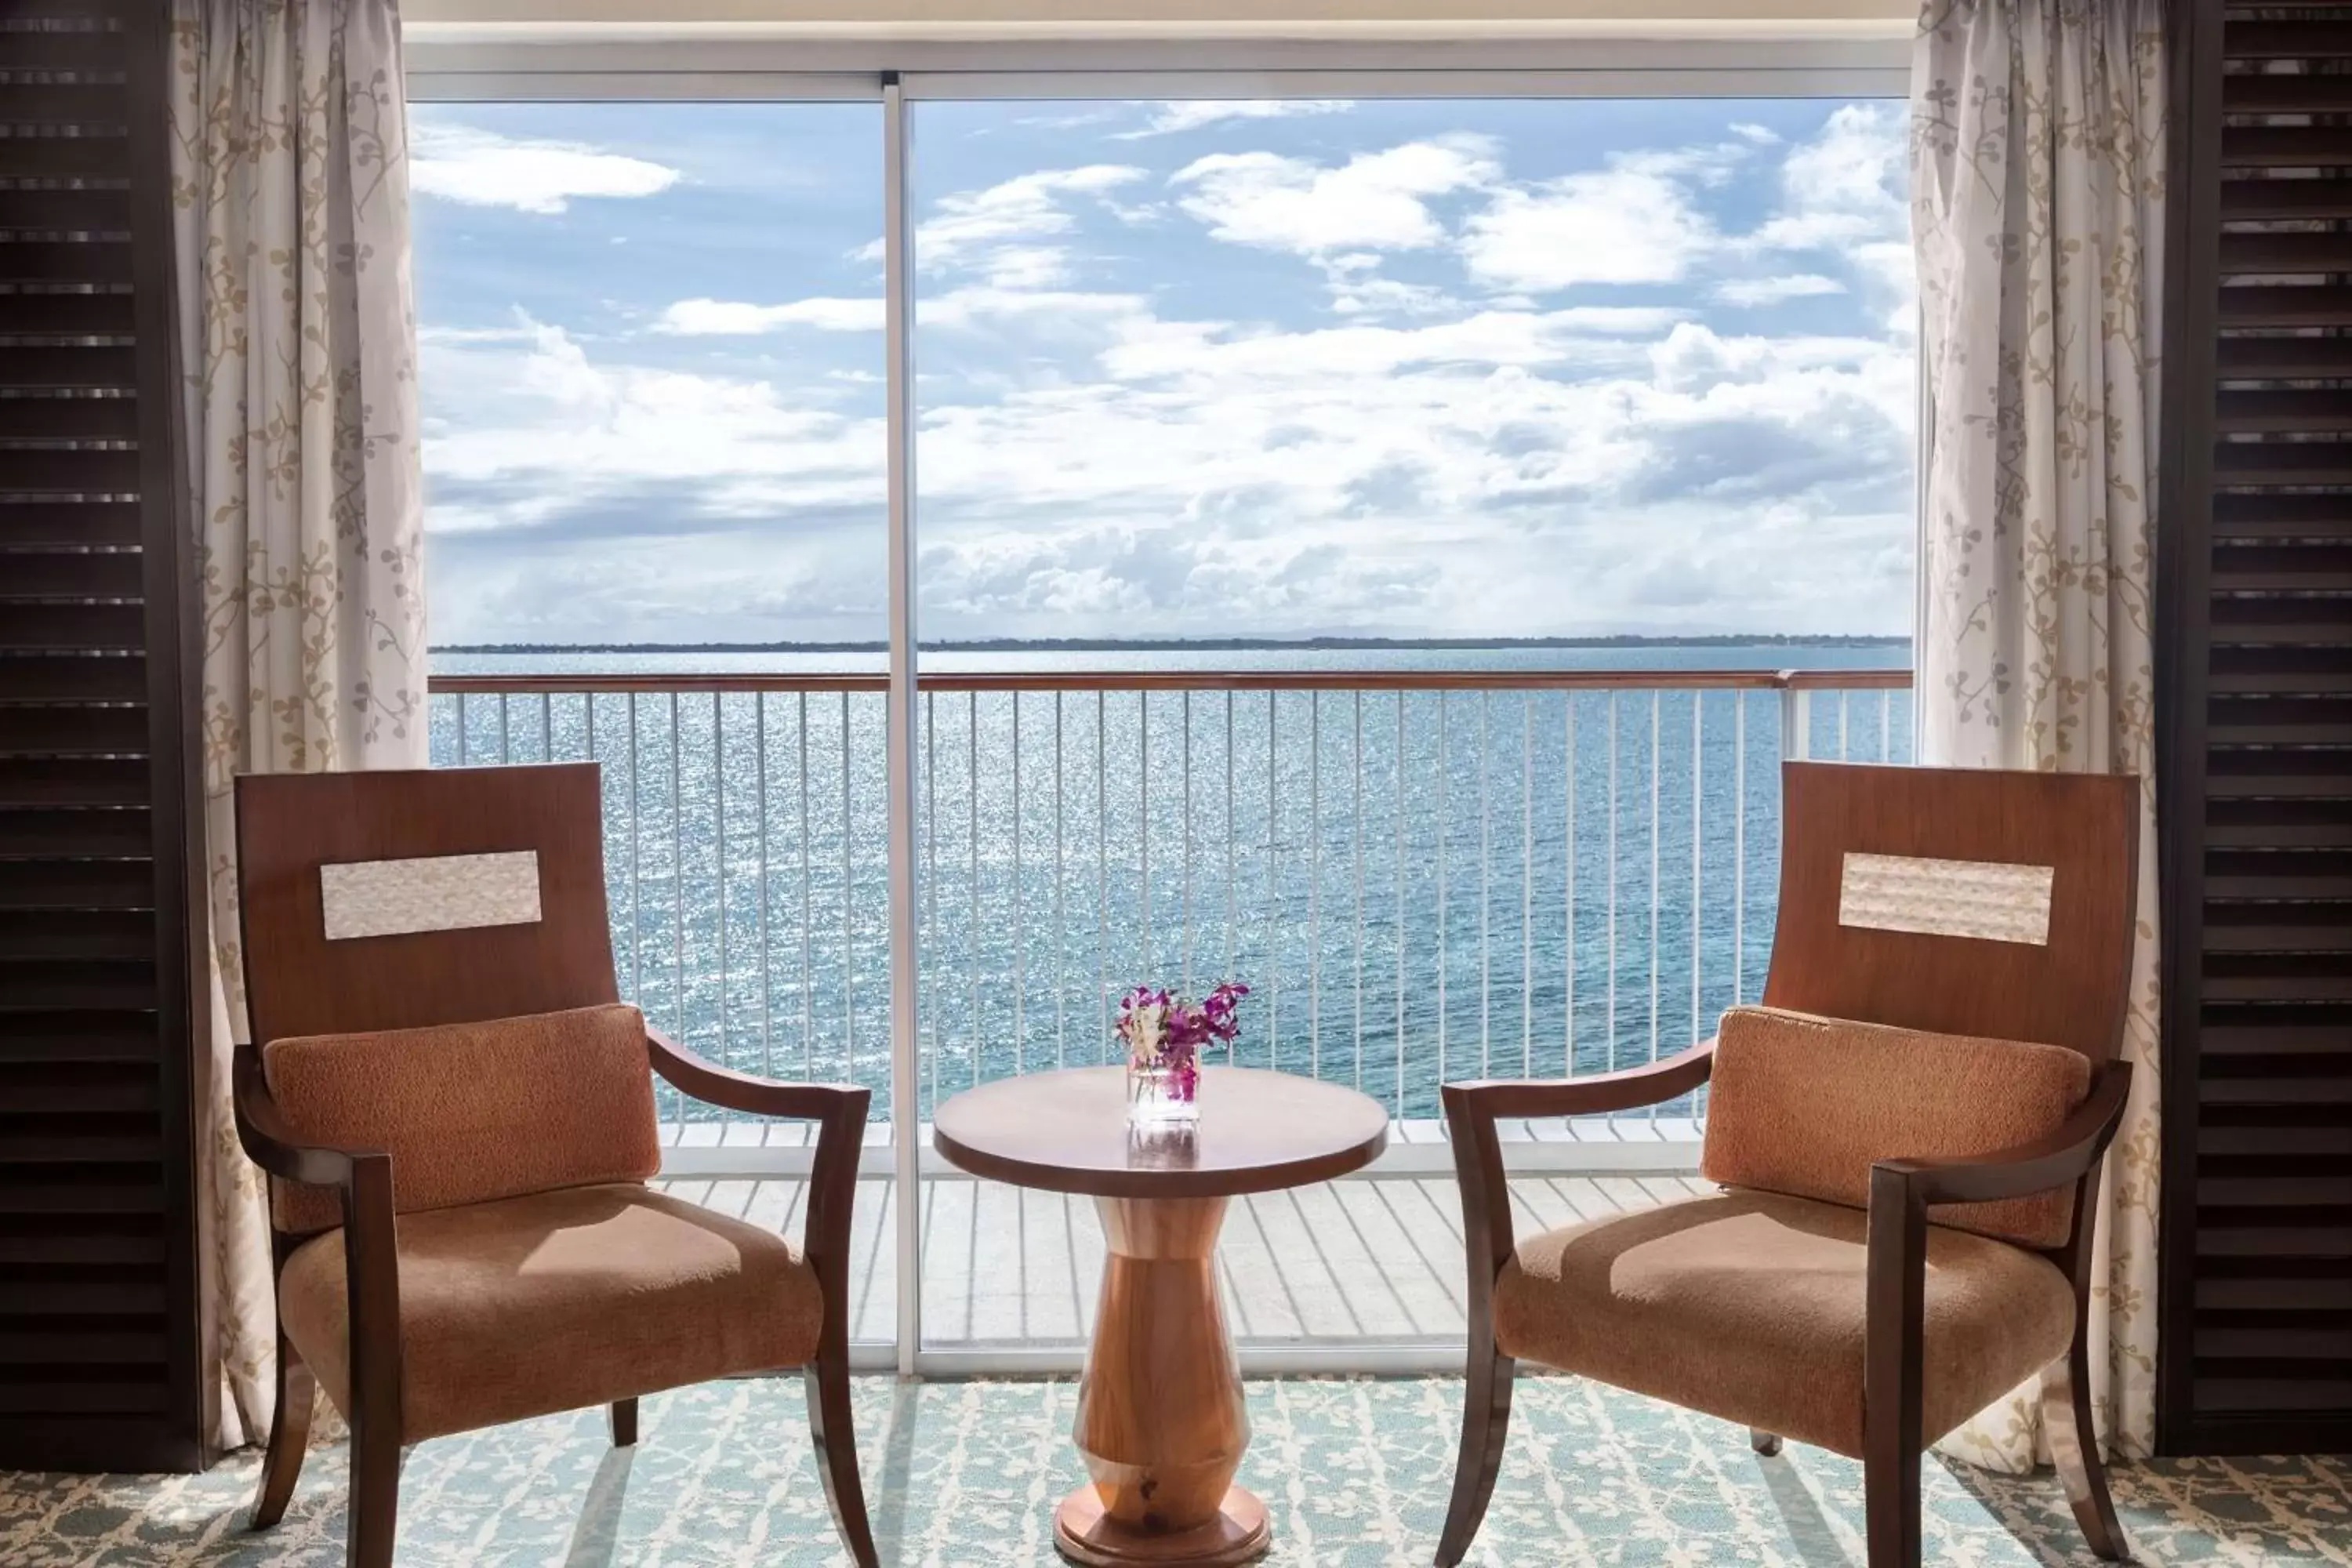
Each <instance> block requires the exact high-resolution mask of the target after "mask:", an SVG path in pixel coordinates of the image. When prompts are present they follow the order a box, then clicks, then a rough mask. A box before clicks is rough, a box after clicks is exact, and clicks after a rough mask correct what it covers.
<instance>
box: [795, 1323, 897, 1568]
mask: <svg viewBox="0 0 2352 1568" xmlns="http://www.w3.org/2000/svg"><path fill="white" fill-rule="evenodd" d="M801 1379H802V1382H803V1384H804V1385H805V1387H806V1388H807V1391H808V1413H809V1436H810V1438H811V1439H812V1440H813V1441H814V1443H815V1445H816V1468H817V1474H818V1475H819V1476H821V1477H822V1478H823V1479H824V1500H825V1502H826V1504H827V1505H828V1506H829V1507H831V1508H832V1510H833V1522H834V1527H835V1529H836V1530H838V1531H841V1541H842V1544H843V1545H845V1546H846V1547H848V1548H849V1555H850V1557H851V1558H852V1559H853V1560H855V1561H856V1563H857V1565H858V1568H878V1565H879V1563H880V1562H881V1559H880V1558H879V1557H877V1555H876V1554H875V1552H874V1527H873V1526H872V1525H871V1524H869V1523H867V1522H866V1488H865V1485H864V1483H863V1482H861V1481H860V1480H859V1479H858V1478H857V1432H856V1426H854V1425H853V1424H852V1422H851V1418H850V1406H849V1334H848V1331H847V1329H846V1327H842V1328H839V1329H836V1328H835V1326H834V1323H833V1322H832V1321H830V1319H829V1320H828V1321H827V1322H826V1325H825V1335H824V1343H823V1344H822V1345H821V1346H819V1348H818V1350H817V1355H816V1360H815V1361H814V1362H812V1363H809V1365H808V1366H807V1367H806V1368H805V1369H803V1372H802V1373H801Z"/></svg>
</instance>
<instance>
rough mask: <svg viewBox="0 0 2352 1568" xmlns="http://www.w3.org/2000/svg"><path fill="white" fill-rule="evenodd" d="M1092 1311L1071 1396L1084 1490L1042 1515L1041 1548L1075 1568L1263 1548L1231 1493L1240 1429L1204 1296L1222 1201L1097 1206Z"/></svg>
mask: <svg viewBox="0 0 2352 1568" xmlns="http://www.w3.org/2000/svg"><path fill="white" fill-rule="evenodd" d="M1096 1202H1097V1206H1098V1207H1099V1208H1100V1210H1101V1212H1102V1221H1103V1239H1104V1241H1105V1243H1106V1244H1107V1247H1108V1253H1109V1256H1108V1258H1105V1260H1104V1263H1103V1280H1102V1299H1101V1305H1100V1306H1099V1307H1098V1308H1097V1310H1096V1313H1095V1338H1094V1344H1093V1345H1092V1346H1091V1347H1090V1348H1089V1349H1088V1351H1087V1373H1086V1381H1085V1382H1084V1383H1082V1384H1080V1385H1079V1388H1078V1420H1077V1431H1076V1438H1077V1445H1078V1452H1079V1454H1080V1455H1081V1457H1083V1458H1085V1460H1086V1462H1087V1474H1088V1475H1089V1476H1091V1477H1092V1478H1093V1483H1092V1484H1091V1485H1089V1486H1086V1487H1082V1488H1080V1489H1078V1490H1077V1491H1076V1493H1074V1494H1072V1495H1071V1496H1070V1497H1069V1498H1068V1499H1067V1500H1065V1501H1064V1502H1063V1504H1062V1506H1061V1509H1060V1510H1059V1511H1058V1512H1056V1513H1055V1516H1054V1544H1055V1546H1057V1547H1059V1548H1060V1549H1061V1552H1062V1555H1063V1556H1065V1557H1067V1558H1069V1559H1070V1560H1071V1561H1072V1562H1075V1563H1086V1564H1088V1565H1089V1568H1118V1565H1120V1564H1126V1563H1191V1564H1194V1565H1196V1568H1231V1565H1232V1564H1234V1563H1246V1562H1248V1561H1250V1559H1252V1558H1254V1557H1255V1556H1257V1555H1258V1554H1259V1553H1260V1552H1264V1551H1265V1549H1266V1546H1267V1544H1268V1543H1269V1542H1270V1541H1271V1539H1272V1532H1271V1531H1270V1530H1269V1528H1268V1525H1267V1521H1266V1513H1265V1504H1264V1503H1262V1502H1260V1501H1259V1500H1257V1499H1256V1498H1255V1497H1253V1496H1251V1495H1250V1494H1249V1493H1248V1492H1246V1491H1244V1490H1242V1489H1240V1488H1239V1487H1236V1486H1234V1484H1233V1483H1234V1471H1236V1470H1237V1469H1239V1468H1241V1459H1242V1452H1243V1450H1244V1449H1245V1448H1246V1447H1249V1419H1248V1416H1247V1415H1246V1413H1245V1412H1244V1409H1243V1405H1242V1380H1241V1372H1240V1369H1239V1367H1238V1366H1237V1365H1236V1364H1235V1363H1234V1346H1233V1341H1232V1339H1231V1338H1230V1337H1228V1336H1227V1334H1226V1332H1225V1312H1224V1303H1223V1300H1222V1299H1221V1298H1220V1297H1219V1295H1218V1292H1217V1274H1216V1252H1217V1227H1218V1226H1219V1225H1220V1224H1221V1223H1222V1222H1223V1219H1224V1214H1225V1200H1224V1199H1223V1198H1099V1199H1097V1200H1096Z"/></svg>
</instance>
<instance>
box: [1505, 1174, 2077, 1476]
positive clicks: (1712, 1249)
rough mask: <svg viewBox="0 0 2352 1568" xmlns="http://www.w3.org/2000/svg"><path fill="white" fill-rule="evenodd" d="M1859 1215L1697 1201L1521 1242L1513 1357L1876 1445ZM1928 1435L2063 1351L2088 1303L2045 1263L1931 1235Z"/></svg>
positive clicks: (1946, 1233) (1760, 1196)
mask: <svg viewBox="0 0 2352 1568" xmlns="http://www.w3.org/2000/svg"><path fill="white" fill-rule="evenodd" d="M1867 1223H1868V1216H1867V1215H1864V1213H1863V1211H1862V1210H1860V1209H1852V1208H1846V1207H1843V1206H1842V1205H1837V1204H1824V1203H1815V1202H1813V1201H1811V1200H1810V1199H1806V1198H1792V1197H1784V1196H1782V1195H1780V1194H1777V1193H1735V1194H1727V1195H1725V1196H1722V1197H1711V1198H1694V1199H1692V1200H1690V1201H1689V1202H1687V1203H1679V1204H1669V1205H1666V1206H1664V1207H1663V1208H1657V1209H1651V1210H1647V1211H1644V1212H1641V1213H1636V1214H1627V1215H1612V1216H1610V1217H1609V1218H1606V1219H1601V1220H1595V1221H1593V1222H1591V1224H1588V1225H1580V1226H1571V1227H1570V1228H1568V1229H1565V1230H1555V1231H1552V1232H1550V1233H1549V1234H1548V1235H1544V1236H1538V1237H1534V1238H1532V1239H1530V1240H1528V1241H1525V1242H1522V1243H1521V1244H1520V1246H1519V1248H1518V1254H1517V1257H1516V1258H1513V1259H1512V1260H1511V1261H1510V1262H1508V1263H1507V1264H1505V1265H1504V1266H1503V1272H1502V1277H1501V1278H1500V1279H1497V1280H1496V1285H1495V1336H1496V1342H1497V1343H1498V1345H1499V1346H1500V1348H1501V1349H1502V1350H1503V1352H1505V1353H1506V1354H1508V1355H1513V1356H1518V1357H1522V1358H1524V1359H1526V1360H1528V1361H1533V1362H1538V1363H1542V1364H1544V1365H1546V1366H1555V1367H1559V1368H1560V1369H1562V1370H1563V1371H1567V1372H1573V1373H1582V1374H1583V1375H1585V1376H1587V1377H1591V1378H1596V1379H1598V1380H1599V1381H1601V1382H1602V1383H1607V1384H1615V1385H1616V1386H1617V1387H1619V1388H1629V1389H1632V1390H1633V1391H1634V1392H1635V1393H1637V1394H1650V1395H1653V1396H1654V1397H1656V1398H1659V1399H1664V1400H1670V1401H1672V1402H1673V1403H1675V1404H1676V1405H1683V1406H1685V1407H1686V1408H1689V1409H1693V1410H1699V1411H1704V1412H1706V1414H1708V1415H1717V1416H1721V1417H1722V1418H1724V1419H1725V1420H1727V1421H1738V1422H1744V1423H1746V1424H1748V1426H1759V1427H1761V1428H1763V1429H1764V1430H1765V1431H1768V1432H1777V1433H1779V1434H1780V1436H1784V1437H1793V1438H1795V1439H1797V1440H1798V1441H1800V1442H1805V1443H1816V1444H1819V1445H1820V1446H1822V1447H1825V1448H1831V1449H1834V1450H1836V1451H1837V1452H1839V1453H1841V1454H1846V1455H1849V1456H1856V1457H1858V1456H1859V1455H1860V1454H1861V1452H1862V1412H1863V1405H1862V1373H1863V1324H1864V1273H1863V1270H1864V1262H1865V1252H1864V1227H1865V1226H1866V1225H1867ZM1925 1323H1926V1334H1925V1353H1924V1356H1923V1362H1924V1366H1923V1373H1924V1392H1925V1404H1926V1411H1927V1421H1926V1433H1927V1436H1928V1437H1929V1438H1931V1439H1932V1438H1935V1437H1938V1436H1942V1435H1943V1434H1944V1433H1946V1432H1948V1431H1950V1430H1951V1429H1952V1428H1953V1427H1955V1426H1958V1425H1959V1424H1960V1423H1961V1422H1963V1421H1965V1420H1967V1419H1968V1418H1969V1416H1971V1415H1975V1414H1976V1413H1977V1412H1978V1411H1979V1410H1981V1409H1983V1408H1984V1407H1985V1406H1986V1405H1990V1404H1991V1403H1992V1402H1993V1401H1994V1400H1996V1399H1998V1398H2000V1396H2001V1395H2002V1394H2006V1393H2008V1392H2009V1391H2010V1390H2011V1389H2012V1388H2014V1387H2015V1386H2017V1384H2019V1383H2020V1382H2021V1381H2022V1380H2023V1379H2025V1378H2026V1377H2028V1376H2030V1375H2031V1374H2032V1373H2034V1372H2035V1371H2037V1370H2038V1369H2040V1368H2042V1367H2043V1366H2046V1365H2047V1364H2049V1363H2051V1362H2052V1361H2053V1360H2055V1359H2056V1358H2057V1357H2058V1356H2060V1355H2061V1354H2063V1353H2064V1352H2065V1349H2066V1345H2067V1341H2068V1338H2069V1336H2070V1335H2071V1334H2072V1333H2073V1331H2074V1292H2073V1290H2072V1289H2070V1288H2069V1287H2068V1285H2067V1283H2066V1278H2065V1276H2064V1275H2063V1274H2061V1273H2060V1272H2059V1271H2058V1268H2057V1267H2056V1265H2054V1264H2053V1263H2051V1262H2050V1261H2049V1260H2048V1259H2047V1258H2042V1257H2039V1256H2037V1255H2036V1254H2033V1253H2031V1252H2026V1251H2023V1250H2021V1248H2018V1247H2011V1246H2010V1245H2009V1244H2008V1243H2006V1242H2001V1241H1994V1240H1991V1239H1990V1238H1988V1237H1980V1236H1972V1235H1970V1234H1969V1233H1968V1232H1965V1231H1958V1230H1948V1229H1945V1228H1944V1227H1942V1226H1928V1227H1927V1311H1926V1319H1925Z"/></svg>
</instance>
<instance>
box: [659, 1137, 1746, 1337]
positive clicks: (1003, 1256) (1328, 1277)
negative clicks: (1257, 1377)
mask: <svg viewBox="0 0 2352 1568" xmlns="http://www.w3.org/2000/svg"><path fill="white" fill-rule="evenodd" d="M662 1185H663V1186H665V1187H667V1189H668V1190H669V1191H671V1192H673V1193H676V1194H678V1195H679V1196H681V1197H684V1198H688V1199H689V1200H691V1201H693V1202H696V1203H699V1204H704V1205H709V1207H711V1208H714V1209H718V1210H719V1211H721V1212H723V1213H726V1214H730V1215H737V1216H739V1217H741V1218H744V1219H748V1220H751V1221H752V1222H753V1223H755V1224H760V1225H767V1226H776V1227H777V1228H779V1229H781V1230H783V1231H785V1232H786V1233H788V1234H794V1235H796V1234H797V1233H798V1231H799V1229H800V1225H801V1218H802V1214H801V1210H802V1204H803V1194H804V1192H805V1184H804V1183H803V1182H802V1181H800V1180H798V1179H794V1178H790V1177H782V1178H772V1179H751V1178H740V1177H721V1178H694V1177H676V1178H671V1179H667V1180H666V1181H664V1182H663V1183H662ZM894 1185H895V1184H893V1183H891V1182H889V1181H887V1180H882V1179H868V1180H866V1181H865V1182H862V1183H861V1184H860V1192H859V1194H858V1204H857V1209H856V1229H855V1233H854V1237H853V1247H852V1265H853V1268H854V1270H855V1273H854V1275H853V1280H852V1285H851V1298H850V1300H851V1309H852V1310H853V1312H854V1314H855V1316H854V1318H853V1320H852V1337H853V1338H854V1339H857V1340H864V1341H887V1340H888V1339H889V1338H890V1337H891V1333H892V1329H893V1323H892V1318H893V1315H894V1313H895V1312H896V1310H897V1302H898V1291H897V1281H896V1279H895V1274H896V1268H895V1263H896V1252H895V1248H894V1247H893V1246H892V1245H891V1237H892V1234H893V1230H892V1227H893V1226H894V1225H895V1223H896V1213H895V1208H894V1203H893V1191H894ZM1711 1190H1712V1189H1711V1188H1709V1187H1708V1186H1707V1185H1706V1184H1705V1183H1703V1182H1701V1181H1700V1180H1699V1179H1698V1178H1697V1177H1696V1176H1695V1175H1690V1174H1686V1173H1641V1174H1627V1175H1528V1176H1519V1177H1515V1178H1514V1179H1513V1180H1512V1182H1511V1195H1512V1198H1513V1200H1514V1204H1515V1207H1516V1210H1517V1223H1518V1225H1519V1226H1520V1227H1521V1229H1522V1231H1523V1232H1532V1231H1538V1230H1544V1229H1549V1228H1551V1227H1554V1226H1563V1225H1571V1224H1574V1223H1576V1222H1578V1221H1580V1220H1584V1219H1591V1218H1595V1217H1598V1216H1600V1215H1608V1214H1615V1213H1621V1212H1623V1211H1625V1210H1629V1209H1642V1208H1649V1207H1653V1206H1654V1205H1658V1204H1661V1203H1666V1202H1671V1201H1673V1200H1675V1199H1677V1198H1683V1197H1688V1196H1692V1195H1696V1194H1705V1193H1707V1192H1709V1191H1711ZM922 1192H923V1204H924V1226H923V1262H924V1302H923V1313H924V1324H923V1329H924V1345H925V1348H926V1349H927V1350H971V1351H982V1352H1002V1351H1026V1350H1050V1349H1055V1348H1066V1347H1071V1346H1075V1345H1077V1344H1079V1343H1082V1342H1084V1340H1085V1339H1086V1336H1087V1333H1088V1332H1089V1331H1091V1329H1092V1327H1093V1323H1094V1311H1095V1287H1096V1281H1097V1278H1098V1276H1099V1274H1100V1271H1101V1268H1102V1257H1103V1241H1102V1226H1101V1224H1100V1222H1099V1221H1098V1220H1097V1217H1096V1214H1095V1207H1094V1204H1093V1202H1092V1200H1090V1199H1086V1198H1075V1197H1066V1196H1064V1195H1062V1194H1055V1193H1035V1192H1025V1191H1022V1190H1019V1189H1016V1188H1013V1187H1007V1186H1003V1185H1001V1184H996V1183H993V1182H981V1181H976V1180H973V1179H972V1178H971V1177H967V1176H960V1175H948V1176H927V1177H926V1178H925V1179H924V1181H923V1184H922ZM1458 1205H1459V1199H1458V1198H1457V1196H1456V1194H1455V1191H1454V1183H1453V1180H1452V1179H1451V1178H1450V1177H1433V1176H1421V1175H1407V1174H1396V1175H1377V1174H1376V1175H1372V1176H1360V1177H1356V1178H1353V1179H1350V1180H1348V1181H1343V1182H1335V1183H1330V1184H1326V1185H1322V1186H1316V1187H1307V1188H1302V1189H1300V1190H1298V1191H1296V1192H1287V1193H1272V1194H1265V1195H1263V1196H1258V1197H1251V1198H1244V1199H1240V1200H1238V1201H1236V1202H1235V1203H1234V1205H1233V1207H1232V1208H1231V1209H1230V1210H1229V1211H1228V1213H1227V1215H1226V1218H1225V1227H1224V1233H1223V1242H1222V1245H1221V1247H1220V1249H1219V1255H1218V1258H1219V1268H1220V1270H1221V1272H1222V1273H1223V1276H1224V1280H1225V1287H1226V1303H1227V1307H1228V1310H1230V1311H1231V1312H1232V1314H1233V1330H1234V1336H1235V1337H1236V1339H1238V1340H1239V1341H1240V1342H1241V1343H1242V1344H1243V1346H1244V1348H1245V1349H1246V1348H1249V1347H1252V1346H1257V1347H1298V1346H1310V1347H1313V1346H1330V1347H1333V1348H1339V1347H1344V1346H1346V1345H1348V1344H1349V1343H1351V1342H1352V1343H1358V1344H1373V1343H1377V1344H1382V1345H1397V1344H1426V1345H1432V1346H1435V1345H1441V1344H1444V1343H1446V1342H1458V1341H1459V1340H1460V1339H1461V1337H1462V1335H1463V1332H1464V1326H1465V1322H1464V1317H1463V1282H1464V1268H1463V1258H1462V1217H1461V1212H1460V1209H1459V1206H1458Z"/></svg>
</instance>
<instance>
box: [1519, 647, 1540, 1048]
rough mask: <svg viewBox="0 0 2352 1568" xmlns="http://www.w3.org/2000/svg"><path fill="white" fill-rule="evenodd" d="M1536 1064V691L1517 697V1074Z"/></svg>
mask: <svg viewBox="0 0 2352 1568" xmlns="http://www.w3.org/2000/svg"><path fill="white" fill-rule="evenodd" d="M1535 1066H1536V694H1535V693H1534V692H1532V691H1528V692H1523V693H1521V695H1520V698H1519V1076H1520V1077H1521V1078H1525V1077H1527V1076H1528V1075H1529V1074H1530V1073H1532V1072H1534V1071H1535Z"/></svg>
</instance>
